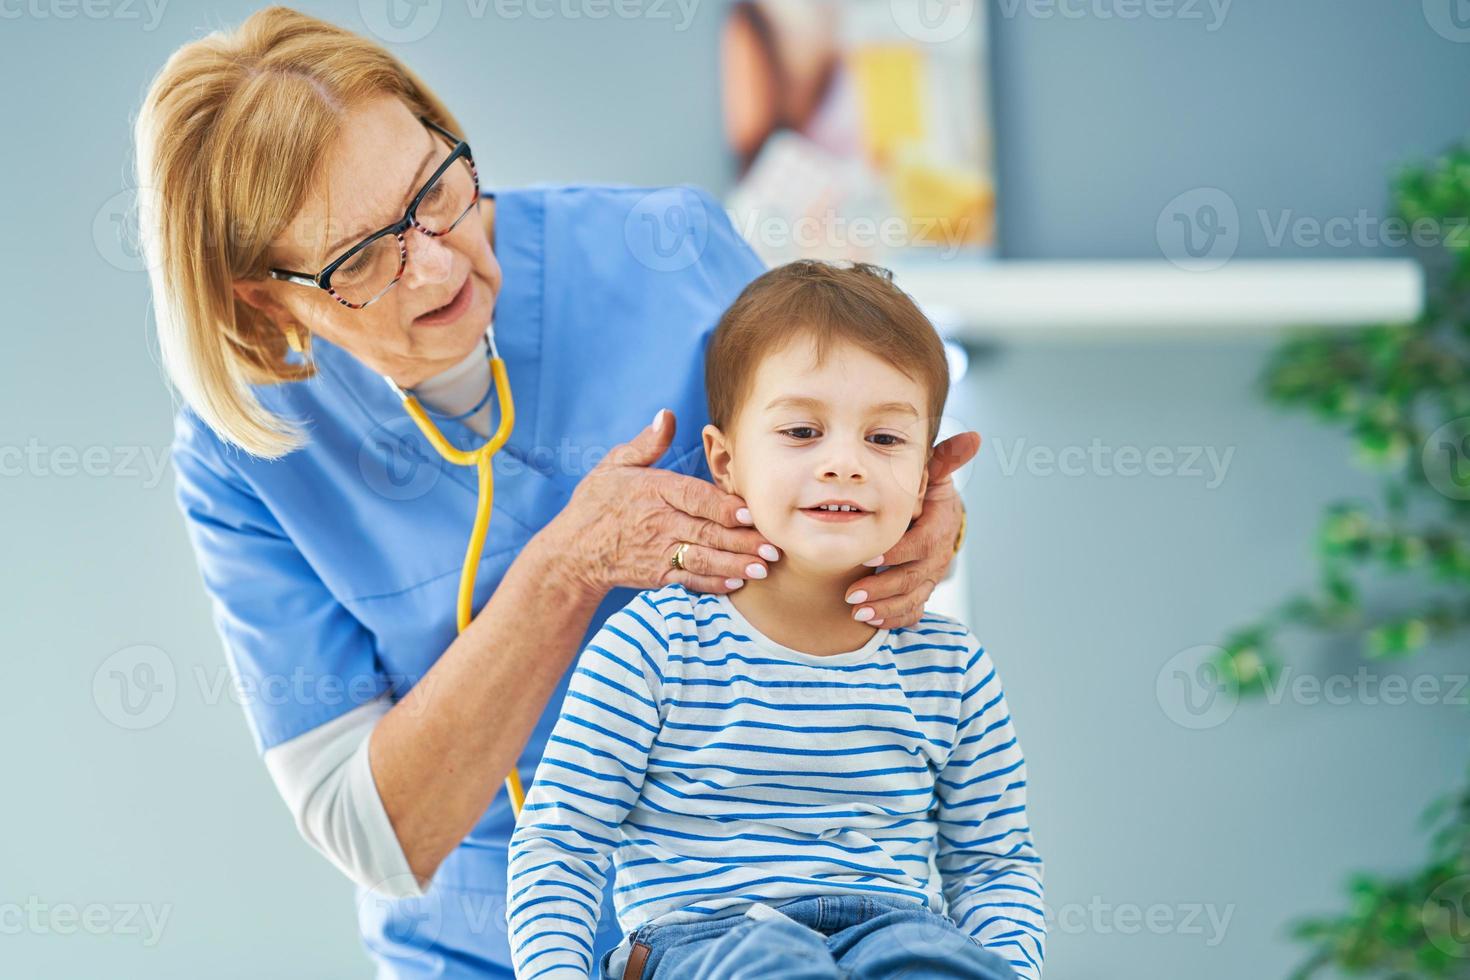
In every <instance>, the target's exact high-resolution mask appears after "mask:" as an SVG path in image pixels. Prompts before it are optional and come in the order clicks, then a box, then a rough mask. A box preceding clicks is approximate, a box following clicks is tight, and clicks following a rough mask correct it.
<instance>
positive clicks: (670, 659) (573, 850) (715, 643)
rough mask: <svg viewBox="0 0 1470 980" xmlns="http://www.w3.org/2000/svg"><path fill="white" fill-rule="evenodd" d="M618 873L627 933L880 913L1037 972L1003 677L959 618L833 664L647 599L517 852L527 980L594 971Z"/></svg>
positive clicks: (1015, 755) (897, 633)
mask: <svg viewBox="0 0 1470 980" xmlns="http://www.w3.org/2000/svg"><path fill="white" fill-rule="evenodd" d="M609 859H611V861H612V864H613V866H614V871H615V879H614V889H613V905H614V908H615V910H616V913H617V918H618V924H619V926H620V928H621V929H622V930H623V932H624V934H625V935H626V934H627V933H630V932H631V931H632V930H633V929H635V928H637V927H638V926H639V925H641V924H644V923H647V922H655V923H663V922H684V921H695V920H703V919H708V918H710V917H713V916H720V915H728V914H736V913H739V912H742V911H743V910H744V909H745V908H746V907H748V906H749V905H750V904H751V903H753V902H764V903H767V904H773V903H776V902H779V901H784V900H787V899H792V898H802V897H809V896H813V895H823V894H855V895H882V896H888V897H900V898H912V899H913V901H914V902H915V904H917V905H921V906H925V907H927V908H929V909H930V910H931V911H934V912H937V913H940V914H947V915H948V916H949V918H950V919H951V920H953V921H954V922H955V923H956V924H957V925H958V926H959V928H960V929H962V930H963V931H964V932H966V933H968V934H969V935H971V936H973V937H974V938H975V940H976V941H978V942H979V943H980V944H981V945H982V946H984V947H986V948H987V949H990V950H992V951H993V952H996V953H998V954H1000V955H1001V956H1002V957H1003V958H1005V959H1006V960H1008V961H1009V962H1010V963H1011V965H1012V967H1013V968H1014V969H1015V971H1016V973H1017V974H1018V975H1019V976H1020V977H1023V978H1027V980H1035V978H1038V977H1040V975H1041V964H1042V959H1043V954H1044V942H1045V924H1044V921H1043V918H1044V917H1043V912H1042V908H1043V906H1042V863H1041V859H1040V857H1039V856H1038V855H1037V852H1036V849H1035V847H1034V846H1033V844H1032V840H1031V832H1030V828H1029V827H1028V826H1027V821H1026V765H1025V761H1024V759H1023V757H1022V755H1021V747H1020V744H1019V743H1018V742H1017V740H1016V733H1015V729H1014V726H1013V725H1012V723H1011V717H1010V712H1009V710H1008V708H1007V706H1006V700H1005V696H1004V694H1003V693H1002V691H1001V684H1000V679H999V677H998V676H997V675H996V671H995V667H994V665H993V664H992V663H991V661H990V658H989V656H988V655H987V654H986V652H985V650H984V648H983V647H981V646H980V644H979V643H978V642H977V640H976V638H975V637H974V635H973V634H972V633H971V632H970V630H969V629H967V628H966V627H965V626H964V625H962V624H960V623H959V622H957V621H955V620H954V619H951V618H949V617H946V616H941V615H937V614H934V613H925V615H924V616H923V618H922V619H921V620H920V621H919V622H918V623H917V624H915V625H914V626H911V627H908V628H904V629H895V630H888V629H880V630H878V631H877V632H875V633H874V634H873V636H872V638H871V639H870V640H869V641H868V642H867V643H866V644H865V645H864V646H863V647H862V648H861V649H858V650H853V651H849V652H846V653H839V654H833V655H830V656H822V655H817V654H809V653H804V652H802V651H798V650H793V649H791V648H789V647H785V646H782V645H780V644H777V643H775V642H774V641H772V640H770V639H769V638H767V637H765V636H764V635H763V634H761V633H760V632H758V631H757V630H756V629H755V628H754V627H752V626H751V624H750V623H749V622H748V621H746V619H745V618H744V617H743V616H742V615H741V614H740V612H739V610H737V609H736V608H735V606H734V604H733V603H731V602H730V600H729V599H728V598H727V597H725V596H721V595H706V594H700V593H693V592H690V591H688V590H687V589H685V588H684V587H683V586H682V585H677V584H675V585H669V586H665V587H664V588H662V589H658V590H649V591H645V592H641V593H639V594H638V595H637V596H636V597H634V599H633V600H632V601H631V602H630V603H629V604H628V605H627V606H624V607H623V608H622V609H620V610H618V611H617V612H616V613H614V614H613V615H612V616H610V617H609V618H608V619H607V621H606V622H605V623H604V625H603V627H602V629H601V630H600V631H599V632H598V633H597V634H596V635H595V636H594V638H593V640H592V642H591V643H590V644H589V645H588V646H587V648H586V649H585V650H583V651H582V653H581V656H580V657H579V659H578V662H577V665H576V668H575V671H574V673H573V676H572V678H571V680H570V682H569V684H568V689H567V695H566V699H565V701H564V702H563V704H562V710H561V714H560V716H559V718H558V720H557V722H556V725H555V726H554V728H553V730H552V734H551V737H550V741H549V742H548V743H547V745H546V750H545V753H544V755H543V756H542V759H541V762H540V765H539V767H538V768H537V771H536V778H535V780H534V781H533V783H532V785H531V789H530V792H529V793H528V794H527V797H526V801H525V805H524V807H523V809H522V811H521V815H520V818H519V821H518V823H517V825H516V830H515V833H514V835H513V836H512V838H511V842H510V861H509V881H508V888H507V895H508V901H507V922H508V926H509V930H510V947H511V954H512V957H513V960H514V963H515V968H516V976H517V977H520V978H521V980H530V978H533V977H542V976H547V977H552V976H556V977H587V976H591V975H594V974H595V973H596V972H597V964H595V963H594V962H593V959H592V956H593V945H592V943H593V936H594V934H595V932H596V929H597V915H598V910H599V907H600V905H601V896H602V894H603V889H604V887H605V885H606V874H607V869H608V863H609ZM936 872H937V873H936ZM936 879H937V880H936Z"/></svg>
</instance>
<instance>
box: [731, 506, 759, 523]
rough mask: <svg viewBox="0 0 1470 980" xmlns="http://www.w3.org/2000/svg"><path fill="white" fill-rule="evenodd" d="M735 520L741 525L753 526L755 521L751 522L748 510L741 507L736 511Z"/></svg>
mask: <svg viewBox="0 0 1470 980" xmlns="http://www.w3.org/2000/svg"><path fill="white" fill-rule="evenodd" d="M735 519H736V520H737V521H739V522H740V523H741V524H754V523H755V521H753V520H751V519H750V508H748V507H742V508H740V509H739V510H737V511H736V512H735Z"/></svg>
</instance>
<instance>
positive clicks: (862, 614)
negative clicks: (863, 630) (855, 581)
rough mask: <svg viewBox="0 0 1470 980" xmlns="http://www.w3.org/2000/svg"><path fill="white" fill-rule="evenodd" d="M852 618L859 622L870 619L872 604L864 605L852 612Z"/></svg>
mask: <svg viewBox="0 0 1470 980" xmlns="http://www.w3.org/2000/svg"><path fill="white" fill-rule="evenodd" d="M852 618H853V619H856V620H857V621H858V622H860V623H861V622H864V621H866V620H869V619H872V618H873V607H872V606H864V607H863V608H861V609H859V610H858V611H857V612H855V613H853V614H852Z"/></svg>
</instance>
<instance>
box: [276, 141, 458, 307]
mask: <svg viewBox="0 0 1470 980" xmlns="http://www.w3.org/2000/svg"><path fill="white" fill-rule="evenodd" d="M419 121H420V122H422V123H423V124H424V125H425V126H427V127H429V128H430V129H432V130H433V131H434V132H436V133H438V134H439V135H441V136H443V137H444V138H445V139H447V140H449V141H450V142H451V143H452V144H453V149H451V150H450V151H449V156H448V157H447V158H446V159H445V160H444V162H443V163H441V164H439V168H438V169H437V170H435V171H434V172H433V173H432V174H431V175H430V176H429V179H428V180H426V181H424V186H422V187H420V188H419V192H418V193H417V194H415V195H414V196H413V200H412V201H410V202H408V210H406V211H404V212H403V217H402V218H400V219H398V220H397V221H395V222H393V223H392V224H391V225H384V226H383V227H382V228H379V229H378V230H377V231H375V232H372V233H371V234H369V235H367V236H366V237H365V238H363V239H362V241H360V242H358V243H357V244H356V245H354V246H352V247H351V248H349V249H348V250H347V251H345V252H343V253H342V254H341V255H339V256H337V257H336V258H335V259H333V260H332V261H331V262H329V263H328V264H327V266H326V268H324V269H322V271H321V272H319V273H317V274H316V275H314V276H313V275H311V274H310V273H307V272H292V271H291V270H289V269H271V270H269V275H270V277H271V278H272V279H280V280H282V281H284V282H290V283H295V284H296V285H298V286H312V287H315V288H317V289H325V290H326V291H327V294H328V295H330V296H331V297H332V298H333V299H335V300H336V301H337V302H339V303H341V304H342V305H343V306H345V307H347V308H348V309H349V310H360V309H362V308H363V307H365V306H368V305H370V304H372V303H376V302H377V301H378V300H380V299H382V298H383V296H384V295H385V294H386V293H387V292H388V290H390V289H392V288H393V287H394V286H396V285H398V280H399V279H402V278H403V270H404V269H405V268H407V267H408V245H407V243H406V242H404V240H403V233H404V232H405V231H407V230H408V229H409V228H410V227H413V228H417V229H418V230H419V231H420V232H422V233H423V234H425V235H428V236H429V237H430V238H439V237H442V236H444V235H447V234H449V233H450V232H451V231H453V230H454V229H455V228H456V227H458V226H459V223H460V222H461V221H463V220H464V216H465V215H466V214H469V213H470V212H471V211H473V210H474V208H475V204H477V203H478V202H479V200H480V173H479V171H478V170H476V169H475V158H474V156H473V155H472V154H471V153H470V145H469V144H468V143H466V142H465V141H464V140H462V139H460V138H459V137H458V136H455V135H454V134H453V133H451V132H449V130H447V129H445V128H443V127H442V126H439V125H437V124H436V123H435V122H434V121H433V120H432V119H430V118H429V117H428V116H419ZM460 157H464V158H465V160H466V161H467V162H468V163H469V165H470V177H471V179H472V180H473V181H474V184H475V193H474V197H473V199H472V200H471V201H470V206H469V207H467V208H465V209H464V213H463V214H461V215H460V216H459V217H458V218H455V219H454V222H453V224H451V225H450V226H449V227H448V228H446V229H445V230H444V231H431V230H430V229H428V228H425V227H424V226H423V225H421V224H419V218H418V207H419V202H420V201H422V200H423V199H424V195H425V194H427V193H428V192H429V188H430V187H433V186H434V181H436V180H438V179H439V178H440V177H442V176H443V175H444V171H446V170H448V169H449V168H450V167H451V166H452V165H453V164H454V161H456V160H458V159H459V158H460ZM384 235H393V236H394V237H395V238H397V239H398V272H397V273H396V274H394V276H393V281H392V282H390V283H388V285H386V286H384V287H383V288H382V290H381V291H380V292H379V293H378V295H376V296H374V297H373V298H372V299H370V300H368V301H367V302H365V303H349V302H348V301H347V300H345V299H343V298H342V297H341V295H339V294H338V293H337V291H336V290H335V289H333V288H332V273H334V272H336V271H337V268H338V267H339V266H340V265H342V263H343V262H346V261H347V260H348V259H350V258H352V257H353V256H354V255H356V254H357V253H358V252H361V251H362V250H363V249H365V248H367V247H368V246H369V245H371V244H372V243H373V242H375V241H377V240H378V239H379V238H382V237H383V236H384Z"/></svg>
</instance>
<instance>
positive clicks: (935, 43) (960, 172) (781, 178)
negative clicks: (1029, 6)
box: [720, 0, 995, 264]
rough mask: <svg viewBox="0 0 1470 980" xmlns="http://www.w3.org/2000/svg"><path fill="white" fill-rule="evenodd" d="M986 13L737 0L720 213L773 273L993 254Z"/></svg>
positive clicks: (924, 1) (728, 53)
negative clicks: (807, 262) (729, 175)
mask: <svg viewBox="0 0 1470 980" xmlns="http://www.w3.org/2000/svg"><path fill="white" fill-rule="evenodd" d="M987 45H988V40H987V31H986V21H985V8H984V5H983V4H978V3H973V2H965V0H956V2H950V3H943V4H935V3H933V2H932V0H840V2H839V0H740V2H737V3H734V4H732V5H731V6H730V8H729V10H728V12H727V15H726V18H725V21H724V23H723V25H722V27H721V59H720V65H721V74H722V77H721V88H722V93H723V109H724V129H725V138H726V142H727V144H728V146H729V149H730V153H731V155H732V157H733V160H734V165H735V167H736V169H737V173H738V179H737V182H736V185H735V186H734V188H733V189H732V191H731V192H730V194H729V196H728V198H727V200H726V205H727V207H728V208H729V210H730V212H731V216H732V219H733V220H734V221H735V223H736V226H737V227H738V228H739V229H740V231H741V233H742V234H743V235H744V236H745V237H746V239H747V240H749V241H750V243H751V245H752V247H754V248H755V250H756V251H757V252H758V253H759V254H760V255H761V257H762V258H764V259H765V260H766V261H767V262H768V263H772V264H775V263H780V262H787V261H791V260H793V259H797V258H823V259H847V260H853V261H869V262H879V263H892V262H897V261H923V256H925V255H934V256H942V257H952V256H954V255H956V254H959V253H969V254H972V255H980V256H990V255H993V254H994V249H995V181H994V150H993V138H992V127H991V116H990V99H989V73H988V71H987V70H986V59H987V54H986V50H987Z"/></svg>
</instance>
